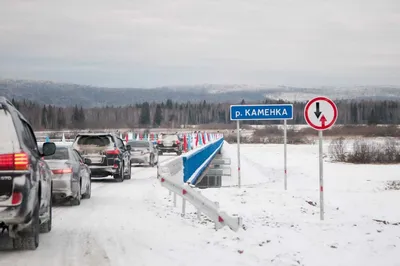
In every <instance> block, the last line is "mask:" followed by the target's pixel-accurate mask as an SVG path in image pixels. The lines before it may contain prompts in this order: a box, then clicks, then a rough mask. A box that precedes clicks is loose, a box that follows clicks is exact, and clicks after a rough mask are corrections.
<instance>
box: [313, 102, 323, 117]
mask: <svg viewBox="0 0 400 266" xmlns="http://www.w3.org/2000/svg"><path fill="white" fill-rule="evenodd" d="M314 114H315V116H316V117H317V118H319V117H320V116H321V114H322V113H321V112H320V111H319V102H316V103H315V112H314Z"/></svg>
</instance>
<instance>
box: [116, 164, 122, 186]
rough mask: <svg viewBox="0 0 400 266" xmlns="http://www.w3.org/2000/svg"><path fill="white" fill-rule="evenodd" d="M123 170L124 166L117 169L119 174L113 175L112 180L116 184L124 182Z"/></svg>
mask: <svg viewBox="0 0 400 266" xmlns="http://www.w3.org/2000/svg"><path fill="white" fill-rule="evenodd" d="M123 169H124V165H122V167H120V168H119V173H118V174H115V175H114V179H115V181H117V182H118V183H120V182H123V181H124V170H123Z"/></svg>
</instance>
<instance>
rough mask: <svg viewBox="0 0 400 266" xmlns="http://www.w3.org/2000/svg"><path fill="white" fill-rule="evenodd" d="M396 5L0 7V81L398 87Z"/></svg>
mask: <svg viewBox="0 0 400 266" xmlns="http://www.w3.org/2000/svg"><path fill="white" fill-rule="evenodd" d="M399 6H400V3H399V2H398V1H396V0H380V1H376V0H352V1H347V0H337V1H334V0H328V1H320V0H303V1H289V0H251V1H250V0H218V1H212V0H191V1H189V0H169V1H162V0H146V1H139V0H136V1H128V0H126V1H124V0H115V1H106V0H85V1H78V0H70V1H61V0H60V1H56V0H37V1H17V0H5V1H1V2H0V76H10V77H20V78H24V77H29V78H40V79H55V80H60V81H69V82H83V83H89V84H96V85H104V84H105V83H107V85H112V86H161V85H168V84H193V83H268V84H282V83H284V84H289V83H290V84H291V85H300V86H303V85H304V84H318V83H319V84H320V85H334V84H343V83H345V84H346V83H348V84H354V83H358V84H362V83H365V84H372V83H373V84H379V83H381V84H388V83H392V84H400V75H397V76H396V75H394V73H396V72H397V73H400V61H399V59H400V50H399V49H398V47H400V7H399ZM293 83H297V84H293Z"/></svg>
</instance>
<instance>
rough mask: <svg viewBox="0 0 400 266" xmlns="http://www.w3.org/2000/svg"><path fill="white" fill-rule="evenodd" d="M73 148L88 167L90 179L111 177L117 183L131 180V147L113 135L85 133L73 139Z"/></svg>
mask: <svg viewBox="0 0 400 266" xmlns="http://www.w3.org/2000/svg"><path fill="white" fill-rule="evenodd" d="M73 147H74V148H75V149H76V150H78V151H79V152H80V154H81V155H82V157H83V158H88V159H90V161H91V163H90V164H89V165H88V166H89V168H90V171H91V173H92V177H94V178H95V177H106V176H109V175H112V176H113V177H114V179H115V180H116V181H117V182H122V181H124V179H131V153H130V150H131V146H130V145H125V144H124V142H123V141H122V139H120V138H119V137H118V136H117V135H116V134H113V133H85V134H78V135H77V136H76V137H75V140H74V143H73Z"/></svg>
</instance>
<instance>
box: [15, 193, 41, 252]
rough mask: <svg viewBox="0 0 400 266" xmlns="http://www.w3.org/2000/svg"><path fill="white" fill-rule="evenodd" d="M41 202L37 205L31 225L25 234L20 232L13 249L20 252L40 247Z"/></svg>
mask: <svg viewBox="0 0 400 266" xmlns="http://www.w3.org/2000/svg"><path fill="white" fill-rule="evenodd" d="M39 205H40V204H39V200H38V201H37V203H36V205H35V209H34V210H33V215H32V223H31V225H30V226H29V227H28V228H27V229H25V230H24V231H23V232H19V233H18V235H17V236H16V238H14V239H13V247H14V249H18V250H35V249H37V248H38V246H39V233H40V219H39Z"/></svg>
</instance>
